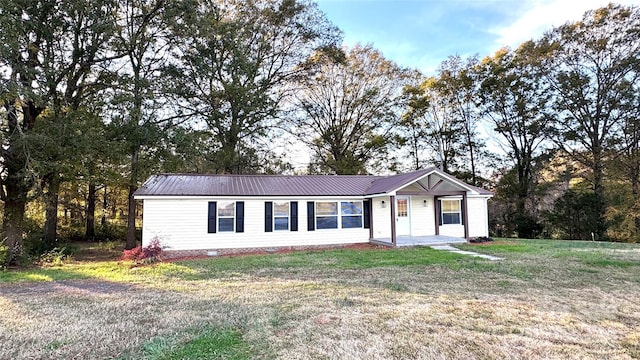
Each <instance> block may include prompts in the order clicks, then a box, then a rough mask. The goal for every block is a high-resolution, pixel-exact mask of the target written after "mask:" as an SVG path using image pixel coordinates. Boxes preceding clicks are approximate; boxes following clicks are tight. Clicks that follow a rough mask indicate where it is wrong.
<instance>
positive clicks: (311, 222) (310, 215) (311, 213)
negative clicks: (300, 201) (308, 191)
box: [307, 201, 316, 231]
mask: <svg viewBox="0 0 640 360" xmlns="http://www.w3.org/2000/svg"><path fill="white" fill-rule="evenodd" d="M315 210H316V209H315V203H314V202H313V201H307V230H308V231H313V230H315V229H316V211H315Z"/></svg>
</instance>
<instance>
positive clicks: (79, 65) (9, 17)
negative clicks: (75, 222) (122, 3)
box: [0, 0, 113, 255]
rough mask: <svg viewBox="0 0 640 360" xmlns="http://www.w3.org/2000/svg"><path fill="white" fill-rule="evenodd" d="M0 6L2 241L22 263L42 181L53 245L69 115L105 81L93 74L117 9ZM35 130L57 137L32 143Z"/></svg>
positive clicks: (73, 4) (72, 4) (80, 4)
mask: <svg viewBox="0 0 640 360" xmlns="http://www.w3.org/2000/svg"><path fill="white" fill-rule="evenodd" d="M0 6H1V7H0V9H1V10H0V29H1V31H0V33H2V39H0V40H1V41H2V44H1V45H0V68H3V69H5V70H6V71H3V75H5V76H6V78H5V79H4V80H5V84H6V85H5V87H4V88H3V89H2V91H3V92H4V93H3V94H2V96H1V98H2V99H3V102H4V109H5V112H4V114H3V115H4V116H5V117H6V120H7V121H6V124H7V127H6V128H5V129H4V131H5V136H4V137H3V141H4V144H3V147H2V149H3V154H2V159H3V161H4V163H3V166H4V168H5V173H6V177H5V179H4V180H3V182H4V184H3V185H4V193H3V195H2V198H3V200H4V201H5V213H4V230H3V236H4V237H5V238H6V239H7V242H8V245H9V247H10V248H11V249H12V252H13V253H14V254H15V255H20V253H21V252H22V250H21V244H22V221H23V219H24V209H25V205H26V202H27V193H28V191H29V190H30V189H31V187H32V185H33V184H34V180H35V178H36V176H37V175H39V176H40V178H41V180H42V183H43V184H44V185H45V188H46V189H47V192H46V194H45V200H46V203H47V221H46V223H45V232H44V233H45V241H47V242H49V243H51V242H53V241H55V238H56V223H57V196H58V189H59V184H60V182H61V181H62V178H61V173H62V172H63V171H64V169H63V168H64V167H65V166H66V165H64V164H63V163H64V162H68V161H69V159H68V156H67V154H66V153H67V151H65V150H63V147H61V146H63V145H64V144H67V143H66V142H65V141H64V139H68V138H69V136H67V135H68V133H67V132H66V131H67V130H65V129H70V128H73V126H74V124H73V122H72V120H73V119H74V116H73V115H71V114H72V113H73V112H74V111H76V110H77V109H79V108H80V107H81V105H82V102H83V99H84V98H85V97H86V96H87V94H88V93H89V92H91V91H92V88H93V86H94V85H95V84H96V82H97V81H99V80H97V79H99V76H98V75H96V74H92V70H93V69H94V67H95V65H96V64H98V63H100V62H103V61H105V58H104V57H105V56H106V55H105V51H106V47H107V44H108V40H109V38H110V35H111V34H112V30H113V27H112V25H113V22H112V15H113V11H112V3H110V2H104V1H99V2H96V1H89V2H87V1H75V0H66V1H46V0H43V1H21V0H18V1H2V2H0ZM44 119H46V121H44V122H43V123H42V124H40V122H41V121H43V120H44ZM3 123H4V122H3ZM36 127H40V128H42V127H48V128H49V129H50V130H54V129H55V130H54V131H48V132H42V131H40V132H39V133H37V134H36V133H34V134H33V135H34V136H31V135H30V134H32V133H33V132H34V130H35V129H36ZM63 133H64V139H63V138H60V136H61V135H62V134H63ZM45 135H47V136H45ZM56 137H58V140H56ZM44 148H46V150H45V151H39V149H40V150H42V149H44ZM69 153H70V154H75V153H74V152H69ZM45 154H46V157H45V156H41V157H39V158H38V155H45ZM34 161H35V162H34Z"/></svg>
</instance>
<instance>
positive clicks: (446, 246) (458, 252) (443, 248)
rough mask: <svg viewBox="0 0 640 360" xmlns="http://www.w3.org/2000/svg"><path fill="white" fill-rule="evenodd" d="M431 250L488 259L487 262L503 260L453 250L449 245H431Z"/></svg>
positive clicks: (471, 252)
mask: <svg viewBox="0 0 640 360" xmlns="http://www.w3.org/2000/svg"><path fill="white" fill-rule="evenodd" d="M431 248H432V249H436V250H444V251H451V252H453V253H456V254H463V255H469V256H474V257H479V258H483V259H488V260H491V261H498V260H504V259H503V258H501V257H497V256H492V255H485V254H479V253H477V252H473V251H464V250H460V249H457V248H454V247H453V246H451V245H433V246H431Z"/></svg>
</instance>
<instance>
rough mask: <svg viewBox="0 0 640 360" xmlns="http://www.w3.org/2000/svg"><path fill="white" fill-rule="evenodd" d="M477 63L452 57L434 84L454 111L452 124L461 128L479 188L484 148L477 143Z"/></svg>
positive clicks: (443, 65) (476, 60)
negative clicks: (475, 68) (478, 172)
mask: <svg viewBox="0 0 640 360" xmlns="http://www.w3.org/2000/svg"><path fill="white" fill-rule="evenodd" d="M477 63H478V59H477V58H476V57H470V58H468V59H467V60H466V61H463V60H462V58H461V57H460V56H459V55H456V56H450V57H449V58H447V59H446V60H445V61H443V62H442V63H441V64H440V66H439V67H438V77H437V81H436V82H435V83H434V85H435V88H436V90H437V92H438V93H439V95H440V96H441V97H442V99H443V100H444V101H445V102H446V106H447V107H448V108H449V109H450V113H449V116H451V117H452V119H451V120H450V122H451V123H453V124H457V125H459V130H460V132H461V133H462V135H463V140H462V141H460V143H461V145H462V148H461V153H463V154H465V156H467V157H468V160H469V167H470V171H471V184H472V185H478V179H477V169H476V167H477V162H478V157H479V156H480V154H481V151H480V150H481V148H482V146H483V143H482V142H480V141H478V140H477V136H478V135H477V130H476V127H477V123H478V120H479V119H480V112H479V110H478V108H477V106H476V103H477V93H478V91H477V81H476V79H475V76H474V72H473V69H474V67H475V66H476V64H477ZM456 127H458V126H456ZM456 135H458V134H456Z"/></svg>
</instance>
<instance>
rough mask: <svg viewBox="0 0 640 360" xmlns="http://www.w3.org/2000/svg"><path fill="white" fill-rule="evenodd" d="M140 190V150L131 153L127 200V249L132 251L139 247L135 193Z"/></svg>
mask: <svg viewBox="0 0 640 360" xmlns="http://www.w3.org/2000/svg"><path fill="white" fill-rule="evenodd" d="M137 189H138V149H137V148H135V149H133V151H132V152H131V178H130V179H129V196H128V200H127V209H128V211H127V243H126V245H125V249H127V250H131V249H133V248H135V247H136V246H137V245H138V242H137V240H136V200H135V199H134V198H133V193H134V192H135V191H136V190H137Z"/></svg>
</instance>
